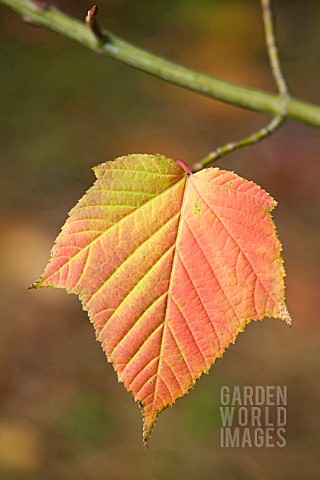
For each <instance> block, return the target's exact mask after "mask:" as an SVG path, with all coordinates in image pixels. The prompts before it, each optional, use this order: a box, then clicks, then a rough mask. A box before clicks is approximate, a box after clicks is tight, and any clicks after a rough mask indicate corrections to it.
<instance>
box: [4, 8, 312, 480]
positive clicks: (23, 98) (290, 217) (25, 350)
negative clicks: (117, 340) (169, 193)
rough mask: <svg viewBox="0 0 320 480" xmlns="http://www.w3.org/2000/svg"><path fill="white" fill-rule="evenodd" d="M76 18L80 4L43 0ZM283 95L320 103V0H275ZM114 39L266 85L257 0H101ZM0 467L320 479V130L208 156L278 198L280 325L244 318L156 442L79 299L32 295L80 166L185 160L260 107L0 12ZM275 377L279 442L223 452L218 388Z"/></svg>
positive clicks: (93, 479)
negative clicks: (146, 435) (282, 430)
mask: <svg viewBox="0 0 320 480" xmlns="http://www.w3.org/2000/svg"><path fill="white" fill-rule="evenodd" d="M53 3H55V4H57V5H58V6H60V7H61V8H62V9H63V10H65V11H67V12H69V13H71V14H73V15H75V16H77V17H79V18H83V17H84V14H85V12H86V10H87V8H88V6H90V5H88V3H86V2H85V1H82V0H74V1H71V0H66V1H63V0H59V1H58V0H55V1H54V2H53ZM274 6H275V10H276V13H277V25H278V38H279V45H280V49H281V55H282V60H283V64H284V68H285V71H286V74H287V77H288V79H289V83H290V87H291V90H292V91H293V92H294V94H295V95H296V96H297V97H301V98H303V99H306V100H310V101H313V102H315V103H318V104H320V91H319V82H320V50H319V44H320V3H319V1H318V0H314V1H312V0H306V1H303V2H302V1H293V0H290V1H289V0H283V1H280V0H278V1H277V0H275V1H274ZM99 7H100V23H101V24H102V25H104V26H106V27H108V28H109V29H110V30H112V31H113V32H114V33H116V34H118V35H120V36H123V37H124V38H126V39H128V40H132V41H133V42H137V43H139V44H140V45H143V46H145V47H147V48H149V49H153V50H155V51H158V52H160V53H162V54H165V55H168V56H170V57H171V58H174V59H176V60H178V61H180V62H184V63H187V64H189V65H191V66H194V67H197V68H201V69H202V70H205V71H207V72H210V73H212V74H215V75H217V76H220V77H222V78H224V79H227V80H231V81H236V82H239V83H243V84H246V85H251V86H255V87H261V88H263V89H266V90H274V84H273V80H272V78H271V75H270V71H269V67H268V63H267V58H266V52H265V46H264V39H263V30H262V21H261V15H260V6H259V1H258V0H247V1H246V0H238V1H235V0H234V1H231V0H224V1H223V0H198V1H196V0H177V1H174V2H172V1H170V0H161V1H157V0H153V1H138V0H109V1H106V0H101V1H100V2H99ZM0 89H1V100H0V104H1V111H0V145H1V162H2V163H1V170H2V175H1V195H2V199H1V208H2V214H1V220H2V230H1V238H0V247H1V258H0V263H1V277H2V278H1V282H2V288H1V322H0V478H1V479H4V480H7V479H8V480H11V479H19V480H20V479H21V480H29V479H30V480H31V479H32V480H33V479H34V480H38V479H39V480H40V479H41V480H51V479H52V480H53V479H54V480H59V479H63V480H69V479H70V480H73V479H75V478H77V479H79V480H82V479H83V480H102V479H111V480H136V479H139V480H140V479H141V480H144V479H148V480H162V479H168V480H177V479H179V478H184V479H185V480H196V479H213V478H225V479H241V480H242V479H261V480H264V479H270V478H274V479H281V480H282V479H290V480H295V479H297V480H298V479H299V480H300V479H305V480H309V479H310V480H311V479H317V478H320V459H319V446H320V445H319V444H320V434H319V428H320V416H319V403H320V384H319V350H320V340H319V330H320V323H319V311H320V305H319V303H320V302H319V299H320V295H319V288H320V282H319V277H318V266H319V249H318V245H319V238H320V234H319V227H318V225H319V203H320V202H319V151H320V134H319V132H320V130H319V129H316V128H312V127H308V126H304V125H302V124H297V123H293V122H291V123H289V124H287V125H286V126H285V127H284V128H282V130H281V131H280V132H278V133H276V134H275V135H274V136H273V137H272V138H270V139H268V140H266V141H264V142H263V143H261V144H259V145H257V146H254V147H250V148H246V149H244V150H241V151H238V152H236V153H234V154H232V155H229V156H228V157H226V158H225V159H224V160H221V161H220V162H219V165H220V166H223V168H227V169H232V170H235V171H236V172H237V173H238V174H240V175H241V176H245V177H246V178H248V179H251V180H253V181H255V182H257V183H258V184H260V185H261V186H263V187H264V188H265V189H266V190H267V191H269V192H270V193H271V194H272V195H273V196H274V197H275V198H276V199H277V200H278V202H279V206H278V207H277V209H276V211H275V214H274V216H275V220H276V222H277V225H278V232H279V235H280V238H281V240H282V242H283V246H284V258H285V263H286V270H287V300H288V306H289V310H290V312H291V315H292V317H293V321H294V325H293V328H292V329H289V328H287V327H286V325H285V324H283V323H281V322H280V321H279V320H274V319H271V320H270V319H266V320H264V321H263V322H262V323H260V322H259V323H255V324H251V325H249V326H248V327H247V328H246V332H245V334H244V335H241V336H240V337H239V339H238V341H237V344H236V345H234V346H232V347H231V348H230V349H229V350H228V351H227V352H226V354H225V356H224V358H223V360H220V361H218V362H217V364H216V365H215V366H214V367H213V368H212V370H211V373H210V375H209V376H205V377H203V378H202V379H201V380H200V381H199V382H198V384H197V387H196V388H195V389H194V390H192V392H191V393H190V394H189V395H187V396H186V397H185V398H183V399H180V400H179V401H178V402H177V404H176V405H175V407H174V408H173V409H168V410H166V411H165V412H164V413H163V414H162V415H161V417H160V421H159V422H158V424H157V425H156V427H155V430H154V433H153V436H152V439H151V450H150V451H147V450H146V449H145V448H144V446H143V444H142V438H141V418H140V412H139V408H138V406H137V405H136V404H135V403H134V401H133V398H132V396H131V395H130V394H128V393H127V392H126V391H125V390H124V388H123V385H122V384H118V383H117V380H116V376H115V374H114V372H113V370H112V367H111V365H110V364H107V362H106V361H105V358H104V355H103V353H102V350H101V349H100V346H99V344H98V343H96V342H95V339H94V334H93V329H92V327H91V325H90V323H89V321H88V319H87V315H86V313H85V312H83V311H82V310H81V306H80V302H79V301H78V299H77V298H76V297H75V296H68V295H67V294H66V293H65V292H64V291H57V290H45V289H43V290H40V291H27V290H26V288H27V286H28V285H29V284H31V283H32V282H33V281H35V280H36V279H37V278H38V277H39V275H40V274H41V273H42V270H43V267H44V265H45V263H46V261H47V259H48V255H49V252H50V249H51V245H52V242H53V240H54V238H55V237H56V235H57V234H58V232H59V230H60V227H61V225H62V224H63V223H64V220H65V218H66V214H67V212H68V210H69V209H70V208H71V207H72V206H73V205H74V204H75V203H76V201H77V200H78V199H79V198H80V197H81V196H82V194H83V192H84V191H85V190H86V189H87V188H88V187H89V186H90V185H91V184H92V182H93V179H94V177H93V173H92V172H91V170H90V169H91V167H92V166H94V165H96V164H98V163H100V162H102V161H105V160H107V159H112V158H114V157H117V156H119V155H123V154H126V153H128V152H129V153H132V152H139V153H155V152H161V153H163V154H166V155H167V156H169V157H172V158H181V159H183V160H185V161H187V162H189V163H193V162H195V161H197V160H198V159H199V158H201V157H202V156H204V155H205V154H206V153H207V152H208V151H209V150H210V149H212V148H214V147H217V146H219V145H221V144H223V143H224V142H226V141H229V140H234V139H237V138H240V137H241V136H243V135H246V134H247V133H249V132H250V131H252V130H253V129H256V128H257V127H259V126H262V125H263V124H264V123H265V122H266V119H265V118H263V116H261V115H257V114H254V113H251V112H247V111H244V110H241V109H239V108H236V107H232V106H227V105H224V104H221V103H218V102H216V101H214V100H209V99H205V98H202V97H200V96H199V95H196V94H193V93H191V92H187V91H184V90H182V89H180V88H178V87H174V86H171V85H168V84H165V83H164V82H162V81H160V80H157V79H154V78H151V77H148V76H146V75H144V74H142V73H140V72H138V71H135V70H134V69H131V68H129V67H127V66H125V65H122V64H120V63H117V62H116V61H113V60H109V59H106V58H101V57H99V56H97V55H95V54H93V53H91V52H90V51H88V50H86V49H84V48H82V47H81V46H78V45H76V44H74V43H72V42H71V41H69V40H67V39H64V38H62V37H59V36H57V35H55V34H54V33H51V32H48V31H44V30H42V29H39V28H34V27H32V26H30V25H27V24H26V23H23V22H22V21H21V19H20V18H19V17H18V16H17V15H15V14H13V13H11V12H10V11H8V10H6V9H5V8H2V7H0ZM268 384H269V385H287V386H288V397H289V405H288V426H287V434H286V439H287V446H286V447H285V448H283V449H280V448H269V449H265V448H262V449H257V448H252V449H250V448H240V449H236V448H233V449H223V448H220V446H219V429H220V426H221V422H220V418H219V402H220V398H219V394H220V386H222V385H268Z"/></svg>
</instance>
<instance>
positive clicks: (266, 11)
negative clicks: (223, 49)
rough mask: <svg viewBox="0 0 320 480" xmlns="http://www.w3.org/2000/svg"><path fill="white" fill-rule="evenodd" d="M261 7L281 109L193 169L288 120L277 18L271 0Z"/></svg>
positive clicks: (256, 141) (263, 2) (209, 154)
mask: <svg viewBox="0 0 320 480" xmlns="http://www.w3.org/2000/svg"><path fill="white" fill-rule="evenodd" d="M261 7H262V17H263V24H264V33H265V40H266V45H267V51H268V58H269V63H270V67H271V71H272V75H273V78H274V80H275V82H276V86H277V88H278V91H279V97H280V100H281V101H280V104H281V109H280V111H279V112H278V114H277V115H276V116H275V117H274V118H273V119H272V120H271V121H270V122H269V123H268V124H267V125H266V126H265V127H263V128H261V129H260V130H258V131H257V132H254V133H252V134H251V135H249V136H247V137H245V138H242V139H241V140H238V141H235V142H229V143H227V144H225V145H223V146H222V147H218V148H217V149H216V150H214V151H212V152H209V153H208V155H206V156H205V157H204V158H203V159H202V160H201V161H200V162H198V163H195V164H194V165H193V171H197V170H201V169H202V168H204V167H206V166H207V165H209V164H210V163H212V162H214V161H216V160H218V159H219V158H221V157H223V156H224V155H226V154H227V153H230V152H233V151H234V150H237V149H238V148H242V147H246V146H248V145H252V144H254V143H258V142H260V141H261V140H263V139H265V138H267V137H268V136H269V135H271V134H272V133H274V132H275V131H276V130H277V129H278V128H279V127H280V126H281V125H282V124H283V123H284V122H285V121H286V118H287V115H288V112H287V104H288V101H289V100H290V94H289V88H288V85H287V82H286V79H285V76H284V74H283V71H282V67H281V63H280V60H279V54H278V48H277V43H276V35H275V20H274V15H273V12H272V9H271V3H270V0H261Z"/></svg>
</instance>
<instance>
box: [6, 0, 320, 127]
mask: <svg viewBox="0 0 320 480" xmlns="http://www.w3.org/2000/svg"><path fill="white" fill-rule="evenodd" d="M0 4H3V5H5V6H7V7H8V8H10V9H11V10H14V11H15V12H17V13H18V14H19V15H21V16H26V17H28V18H30V19H32V20H33V21H34V22H35V23H36V24H37V25H38V26H41V27H44V28H48V29H50V30H53V31H55V32H57V33H59V34H60V35H63V36H65V37H68V38H71V39H73V40H75V41H77V42H79V43H80V44H81V45H83V46H85V47H87V48H90V49H91V50H93V51H95V52H96V53H99V54H101V55H106V56H108V57H112V58H114V59H116V60H119V61H121V62H123V63H126V64H127V65H131V66H132V67H134V68H137V69H139V70H142V71H143V72H146V73H148V74H150V75H153V76H155V77H157V78H161V79H162V80H165V81H167V82H171V83H174V84H176V85H179V86H181V87H184V88H187V89H188V90H192V91H194V92H197V93H200V94H201V95H205V96H207V97H210V98H216V99H217V100H220V101H222V102H227V103H230V104H232V105H236V106H239V107H242V108H246V109H248V110H253V111H256V112H260V113H264V114H267V115H271V116H273V117H274V116H277V115H280V114H281V112H282V109H283V106H282V104H281V97H280V96H279V95H278V94H272V93H266V92H264V91H262V90H259V89H254V88H248V87H243V86H241V85H238V84H236V83H231V82H226V81H223V80H220V79H218V78H215V77H213V76H211V75H208V74H205V73H202V72H199V71H197V70H194V69H191V68H188V67H185V66H183V65H180V64H177V63H175V62H173V61H171V60H168V59H166V58H164V57H161V56H160V55H157V54H155V53H151V52H148V51H146V50H144V49H142V48H139V47H136V46H134V45H132V44H131V43H129V42H125V41H124V40H122V39H120V38H119V37H116V36H115V35H113V34H112V33H111V32H106V31H104V30H103V31H102V33H103V35H104V38H105V39H106V41H105V42H104V43H102V44H101V42H97V37H96V35H95V34H94V32H92V30H91V28H88V26H87V25H86V23H85V22H80V21H79V20H77V19H75V18H73V17H70V16H69V15H67V14H65V13H63V12H61V11H60V10H58V9H56V8H54V7H51V8H49V9H47V10H42V9H40V8H37V7H36V6H35V5H34V4H32V2H31V1H30V0H0ZM287 116H288V118H292V119H295V120H298V121H300V122H303V123H307V124H309V125H314V126H318V127H319V126H320V106H317V105H313V104H311V103H307V102H304V101H301V100H298V99H294V98H289V99H288V102H287Z"/></svg>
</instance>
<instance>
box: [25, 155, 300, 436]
mask: <svg viewBox="0 0 320 480" xmlns="http://www.w3.org/2000/svg"><path fill="white" fill-rule="evenodd" d="M94 172H95V174H96V177H97V180H96V182H95V184H94V185H93V187H91V188H90V189H89V190H88V191H87V193H86V194H85V195H84V197H83V198H82V199H81V200H80V201H79V202H78V204H77V205H76V206H75V207H74V208H73V209H72V210H71V212H70V213H69V218H68V220H67V221H66V223H65V225H64V226H63V228H62V231H61V233H60V235H59V236H58V238H57V239H56V242H55V245H54V247H53V250H52V256H51V260H50V262H49V264H48V265H47V267H46V269H45V271H44V274H43V275H42V277H41V278H40V279H39V280H38V282H36V284H34V286H35V287H42V286H45V287H49V286H50V287H60V288H65V289H66V290H67V291H68V292H69V293H74V294H76V295H78V296H79V298H80V300H81V301H82V304H83V307H84V309H85V310H87V311H88V312H89V316H90V319H91V321H92V323H93V325H94V327H95V331H96V335H97V338H98V339H99V340H100V341H101V342H102V346H103V349H104V351H105V353H106V355H107V357H108V360H109V361H110V362H112V363H113V366H114V368H115V370H116V372H117V373H118V378H119V380H120V381H122V382H124V384H125V387H126V388H127V390H129V391H131V392H132V393H133V395H134V398H135V400H136V401H138V402H139V404H140V405H141V407H142V410H143V418H144V441H145V442H148V439H149V436H150V432H151V429H152V427H153V424H154V422H155V420H156V418H157V416H158V414H159V413H160V412H161V411H162V410H163V409H164V408H165V407H166V406H167V405H172V404H173V403H174V402H175V400H176V399H177V398H178V397H181V396H183V395H184V394H185V393H187V392H188V390H189V389H190V388H191V387H192V386H193V385H194V383H195V381H196V380H197V378H199V377H200V376H201V374H202V373H203V372H208V370H209V369H210V367H211V365H212V364H213V363H214V362H215V360H216V358H218V357H221V356H222V354H223V352H224V351H225V349H226V348H227V347H228V346H229V345H230V343H233V342H234V341H235V339H236V337H237V335H238V333H239V332H241V331H243V329H244V327H245V325H246V324H247V323H248V322H250V320H260V319H262V318H263V317H266V316H268V317H275V318H281V319H284V320H285V321H286V322H287V323H289V324H290V322H291V319H290V316H289V314H288V311H287V308H286V305H285V298H284V275H285V273H284V268H283V261H282V258H281V244H280V242H279V240H278V238H277V235H276V230H275V226H274V224H273V221H272V218H271V215H270V212H271V210H272V209H273V208H274V206H275V205H276V202H275V201H274V200H273V199H272V198H271V197H270V196H269V195H268V194H267V193H266V192H265V191H264V190H262V189H261V188H260V187H258V186H257V185H255V184H254V183H251V182H249V181H247V180H244V179H243V178H240V177H239V176H238V175H236V174H235V173H232V172H227V171H223V170H219V169H218V168H209V169H205V170H202V171H200V172H198V173H196V174H188V173H190V171H188V169H187V167H186V166H185V164H183V162H179V163H178V162H175V161H173V160H170V159H167V158H165V157H163V156H160V155H129V156H127V157H121V158H118V159H117V160H115V161H112V162H107V163H104V164H101V165H99V166H98V167H96V168H95V169H94Z"/></svg>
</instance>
